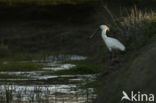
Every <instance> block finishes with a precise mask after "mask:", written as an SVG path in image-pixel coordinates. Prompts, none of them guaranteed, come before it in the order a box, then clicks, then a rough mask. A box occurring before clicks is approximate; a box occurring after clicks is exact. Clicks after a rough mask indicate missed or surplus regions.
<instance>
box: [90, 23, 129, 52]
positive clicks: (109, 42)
mask: <svg viewBox="0 0 156 103" xmlns="http://www.w3.org/2000/svg"><path fill="white" fill-rule="evenodd" d="M100 29H101V30H102V39H103V40H104V42H105V44H106V46H107V48H108V49H109V51H110V52H111V51H112V50H113V49H116V50H120V51H125V50H126V48H125V46H124V45H123V44H122V43H121V42H120V41H119V40H117V39H115V38H112V37H108V36H107V35H106V32H107V30H108V31H109V27H108V26H106V25H100ZM98 30H99V29H97V30H96V32H95V33H94V34H93V35H91V37H90V38H92V37H93V36H94V35H95V34H96V33H97V31H98Z"/></svg>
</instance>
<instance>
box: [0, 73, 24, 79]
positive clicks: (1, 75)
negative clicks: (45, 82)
mask: <svg viewBox="0 0 156 103" xmlns="http://www.w3.org/2000/svg"><path fill="white" fill-rule="evenodd" d="M19 78H20V79H22V78H27V77H26V76H22V75H13V74H12V75H10V74H0V79H19Z"/></svg>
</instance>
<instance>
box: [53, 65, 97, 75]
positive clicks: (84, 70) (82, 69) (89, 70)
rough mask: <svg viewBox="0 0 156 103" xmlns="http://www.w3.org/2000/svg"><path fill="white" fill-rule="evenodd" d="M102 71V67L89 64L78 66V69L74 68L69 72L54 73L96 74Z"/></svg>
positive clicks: (59, 72) (57, 72)
mask: <svg viewBox="0 0 156 103" xmlns="http://www.w3.org/2000/svg"><path fill="white" fill-rule="evenodd" d="M99 71H100V67H98V66H96V65H91V64H90V65H88V64H77V66H76V67H73V68H71V69H68V70H60V71H56V72H54V74H96V73H98V72H99Z"/></svg>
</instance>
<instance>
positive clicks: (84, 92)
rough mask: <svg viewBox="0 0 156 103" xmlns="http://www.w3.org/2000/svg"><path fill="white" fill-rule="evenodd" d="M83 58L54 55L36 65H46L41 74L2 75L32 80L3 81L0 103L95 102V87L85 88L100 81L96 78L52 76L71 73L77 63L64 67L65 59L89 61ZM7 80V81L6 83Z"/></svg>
mask: <svg viewBox="0 0 156 103" xmlns="http://www.w3.org/2000/svg"><path fill="white" fill-rule="evenodd" d="M85 59H86V57H83V56H76V55H73V56H68V55H67V56H65V55H59V56H57V57H56V56H50V57H46V58H45V59H44V60H33V61H32V62H36V63H41V64H44V65H45V67H44V68H42V70H41V71H31V72H0V74H7V75H22V76H26V77H28V78H17V79H13V78H8V79H0V82H2V81H3V82H2V83H5V84H3V85H0V103H5V102H7V103H91V101H92V100H93V99H95V98H96V94H95V91H94V88H90V87H85V85H86V84H87V83H89V82H91V81H94V80H95V79H96V76H95V75H91V74H87V75H79V74H77V75H54V74H53V75H52V73H53V72H54V71H59V70H67V69H70V68H72V67H75V66H76V65H75V64H62V61H64V60H85ZM4 81H5V82H4Z"/></svg>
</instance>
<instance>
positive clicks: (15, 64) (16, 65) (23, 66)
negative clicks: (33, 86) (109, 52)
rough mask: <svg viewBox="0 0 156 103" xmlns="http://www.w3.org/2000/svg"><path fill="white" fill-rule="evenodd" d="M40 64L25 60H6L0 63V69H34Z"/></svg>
mask: <svg viewBox="0 0 156 103" xmlns="http://www.w3.org/2000/svg"><path fill="white" fill-rule="evenodd" d="M41 67H42V65H40V64H37V63H27V62H8V63H6V64H5V63H0V71H36V70H40V69H41Z"/></svg>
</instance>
